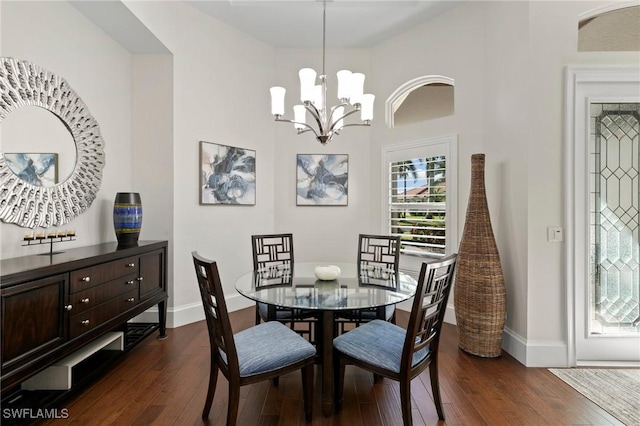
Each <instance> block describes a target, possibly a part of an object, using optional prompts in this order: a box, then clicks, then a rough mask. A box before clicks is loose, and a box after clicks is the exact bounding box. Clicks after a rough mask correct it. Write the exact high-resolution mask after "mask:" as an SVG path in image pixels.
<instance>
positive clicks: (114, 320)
mask: <svg viewBox="0 0 640 426" xmlns="http://www.w3.org/2000/svg"><path fill="white" fill-rule="evenodd" d="M0 274H1V276H0V298H1V303H0V317H1V323H2V335H1V347H0V351H1V352H0V357H1V362H2V364H1V370H2V372H1V382H2V397H3V398H5V397H6V396H7V395H11V394H12V393H15V392H17V391H19V389H20V384H21V383H22V382H23V381H25V380H26V379H28V378H29V377H31V376H34V375H35V374H37V373H39V372H41V371H42V370H44V369H46V368H47V367H49V366H51V365H53V364H54V363H55V362H57V361H59V360H61V359H62V358H64V357H66V356H69V355H70V354H72V353H74V352H75V351H78V350H79V349H80V348H82V347H84V346H85V345H87V344H89V343H90V342H92V341H94V340H96V339H98V338H99V337H100V336H103V335H104V334H106V333H108V332H113V331H120V332H123V333H124V334H123V336H125V339H124V340H125V342H126V343H125V344H124V351H126V350H128V349H129V348H130V347H132V346H134V345H135V344H136V343H138V342H139V341H140V340H142V339H143V338H145V337H147V336H148V335H149V334H151V333H153V332H154V331H155V330H159V338H164V337H166V300H167V288H166V282H167V242H166V241H140V242H138V243H137V245H135V246H130V247H119V246H118V244H117V243H106V244H99V245H94V246H88V247H80V248H74V249H70V250H66V251H65V252H63V253H59V254H54V255H49V254H48V253H47V254H45V255H33V256H25V257H20V258H15V259H6V260H2V261H1V262H0ZM154 305H158V322H157V323H150V324H149V323H147V324H141V325H136V323H128V320H130V319H131V318H133V317H135V316H137V315H139V314H141V313H142V312H144V311H146V310H147V309H149V308H150V307H152V306H154ZM89 370H90V371H93V370H95V368H94V367H91V368H90V369H89ZM84 375H85V374H79V376H84ZM81 378H82V377H81Z"/></svg>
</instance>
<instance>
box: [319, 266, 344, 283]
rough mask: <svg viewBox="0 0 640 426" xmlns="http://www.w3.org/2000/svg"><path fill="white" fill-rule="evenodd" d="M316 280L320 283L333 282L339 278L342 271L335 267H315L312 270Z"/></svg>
mask: <svg viewBox="0 0 640 426" xmlns="http://www.w3.org/2000/svg"><path fill="white" fill-rule="evenodd" d="M313 273H314V274H315V276H316V278H317V279H319V280H322V281H331V280H335V279H336V278H338V277H339V276H340V274H341V273H342V271H341V270H340V268H339V267H337V266H336V265H328V266H316V267H315V269H314V270H313Z"/></svg>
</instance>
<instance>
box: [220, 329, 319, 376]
mask: <svg viewBox="0 0 640 426" xmlns="http://www.w3.org/2000/svg"><path fill="white" fill-rule="evenodd" d="M233 338H234V340H235V343H236V352H237V353H238V363H239V364H240V377H248V376H253V375H256V374H261V373H266V372H268V371H273V370H277V369H280V368H283V367H286V366H287V365H291V364H295V363H296V362H298V361H302V360H303V359H306V358H309V357H311V356H314V355H315V353H316V349H315V348H314V347H313V345H311V344H310V343H309V342H307V341H306V340H305V339H303V338H302V337H300V336H299V335H298V334H297V333H296V332H295V331H293V330H291V329H289V328H287V327H286V326H285V325H283V324H281V323H279V322H277V321H269V322H265V323H262V324H260V325H256V326H254V327H251V328H249V329H247V330H243V331H241V332H239V333H236V334H234V335H233ZM220 355H221V357H222V359H223V361H224V362H225V363H226V361H227V357H226V354H225V353H224V352H222V351H220Z"/></svg>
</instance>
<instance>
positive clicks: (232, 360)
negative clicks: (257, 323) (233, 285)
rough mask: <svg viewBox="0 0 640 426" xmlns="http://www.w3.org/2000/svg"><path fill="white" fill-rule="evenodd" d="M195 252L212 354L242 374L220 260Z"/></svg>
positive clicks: (233, 373) (229, 368)
mask: <svg viewBox="0 0 640 426" xmlns="http://www.w3.org/2000/svg"><path fill="white" fill-rule="evenodd" d="M191 255H192V257H193V264H194V266H195V270H196V276H197V277H198V287H199V289H200V296H201V299H202V305H203V307H204V314H205V319H206V321H207V330H208V332H209V342H210V344H211V354H212V356H217V357H218V358H219V360H221V361H222V362H219V363H218V365H219V366H220V368H222V369H224V368H225V367H226V368H227V372H228V373H230V374H231V375H236V376H238V375H239V374H240V367H239V364H238V356H237V352H236V346H235V342H234V340H233V331H232V328H231V322H230V321H229V312H228V310H227V304H226V302H225V299H224V293H223V291H222V283H221V281H220V274H219V273H218V266H217V264H216V262H213V261H210V260H208V259H205V258H203V257H202V256H200V255H198V253H197V252H195V251H194V252H192V253H191ZM221 352H222V353H224V355H225V356H224V357H222V354H221Z"/></svg>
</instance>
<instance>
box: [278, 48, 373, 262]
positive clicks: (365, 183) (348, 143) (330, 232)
mask: <svg viewBox="0 0 640 426" xmlns="http://www.w3.org/2000/svg"><path fill="white" fill-rule="evenodd" d="M305 67H309V68H313V69H315V70H316V71H317V72H318V74H321V73H322V51H321V50H318V49H311V50H304V49H279V50H278V51H277V55H276V69H277V72H276V75H275V77H274V78H273V80H272V81H271V82H270V83H271V85H279V86H283V87H285V88H286V89H287V93H286V101H285V105H286V106H285V116H286V117H287V118H289V119H292V118H293V109H292V108H293V105H294V104H299V103H300V89H299V87H300V80H299V78H298V70H300V68H305ZM341 69H348V70H351V71H353V72H362V73H364V74H365V75H366V76H367V78H369V77H368V76H370V75H371V72H372V71H371V68H370V64H369V52H368V50H365V49H327V51H326V74H327V98H328V101H327V102H328V105H329V106H333V105H336V104H337V103H338V99H337V88H338V86H337V77H336V72H338V71H339V70H341ZM371 91H373V89H372V85H371V83H370V82H369V81H368V80H365V93H369V92H371ZM379 117H380V118H381V117H382V115H379ZM309 119H310V117H309ZM358 119H359V114H358ZM274 127H275V158H274V162H275V166H276V170H278V173H276V175H275V193H274V196H275V206H276V207H275V213H276V214H275V229H276V231H277V232H292V233H293V234H294V244H295V256H296V260H301V261H305V260H306V261H309V260H317V261H323V262H331V261H334V262H339V261H349V260H354V261H355V256H356V250H357V247H358V234H359V233H375V232H377V231H378V230H379V225H378V222H374V221H372V214H371V205H372V204H371V200H370V197H369V194H370V187H371V185H372V184H374V185H375V182H371V180H370V175H369V174H370V171H371V161H372V156H373V157H375V154H377V152H376V151H375V150H374V151H373V153H374V155H372V146H371V142H370V137H371V131H370V129H369V128H366V127H348V128H345V129H343V131H342V132H341V134H340V135H339V136H335V137H334V140H332V141H330V142H328V143H327V144H326V145H324V146H323V145H321V144H320V142H318V141H317V140H316V138H315V136H314V135H313V133H312V132H309V133H305V134H302V135H297V134H296V132H295V130H294V129H293V125H292V124H289V123H275V124H274ZM297 154H347V155H348V156H349V182H348V205H347V206H296V155H297Z"/></svg>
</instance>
